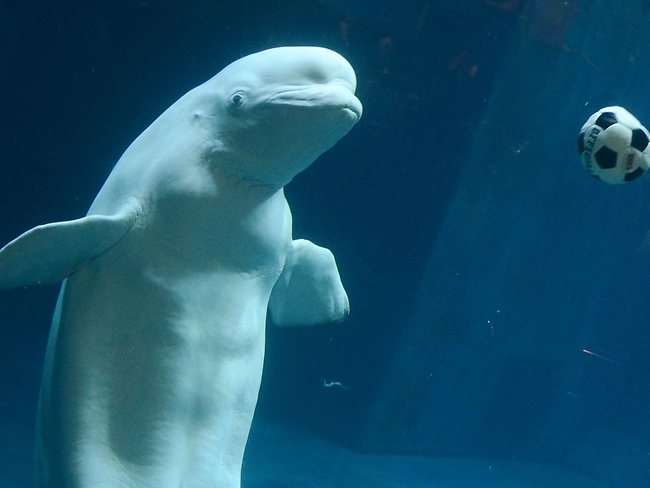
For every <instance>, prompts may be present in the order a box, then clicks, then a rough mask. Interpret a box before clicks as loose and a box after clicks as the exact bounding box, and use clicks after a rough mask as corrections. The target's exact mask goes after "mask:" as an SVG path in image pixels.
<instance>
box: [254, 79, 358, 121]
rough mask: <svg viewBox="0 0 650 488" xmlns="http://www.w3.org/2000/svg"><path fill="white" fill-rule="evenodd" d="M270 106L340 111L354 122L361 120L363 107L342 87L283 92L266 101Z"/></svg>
mask: <svg viewBox="0 0 650 488" xmlns="http://www.w3.org/2000/svg"><path fill="white" fill-rule="evenodd" d="M266 104H268V105H270V106H287V107H297V108H303V107H304V108H313V109H320V110H341V111H343V112H345V113H346V114H349V115H350V116H352V117H353V118H354V119H356V121H358V120H359V119H360V118H361V115H362V113H363V107H362V105H361V102H360V101H359V99H358V98H357V97H356V96H355V95H354V93H352V91H351V90H350V89H349V88H347V87H345V86H343V85H338V84H337V85H322V86H316V87H306V88H298V89H290V90H285V91H282V92H280V93H276V94H275V95H273V96H271V97H270V98H268V99H267V100H266Z"/></svg>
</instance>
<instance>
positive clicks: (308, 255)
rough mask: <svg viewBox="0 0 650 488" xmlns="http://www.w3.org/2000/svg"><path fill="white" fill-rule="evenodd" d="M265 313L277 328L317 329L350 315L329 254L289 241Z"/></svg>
mask: <svg viewBox="0 0 650 488" xmlns="http://www.w3.org/2000/svg"><path fill="white" fill-rule="evenodd" d="M269 311H270V313H271V319H272V320H273V322H274V323H275V324H276V325H279V326H301V325H318V324H325V323H329V322H340V321H342V320H343V319H345V318H346V317H347V316H348V314H349V313H350V302H349V301H348V295H347V293H345V289H344V288H343V284H342V283H341V277H340V276H339V270H338V269H337V267H336V262H335V260H334V256H333V255H332V253H331V251H330V250H329V249H325V248H323V247H319V246H317V245H315V244H313V243H312V242H310V241H307V240H303V239H299V240H295V241H293V242H292V243H291V248H290V250H289V253H288V254H287V260H286V263H285V266H284V269H283V271H282V273H281V274H280V277H279V278H278V281H277V283H276V284H275V287H274V288H273V292H272V293H271V299H270V301H269Z"/></svg>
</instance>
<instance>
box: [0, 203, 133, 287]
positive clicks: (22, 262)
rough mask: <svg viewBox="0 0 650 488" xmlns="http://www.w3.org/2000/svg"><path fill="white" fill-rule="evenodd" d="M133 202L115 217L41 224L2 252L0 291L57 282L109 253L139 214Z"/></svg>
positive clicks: (0, 250) (94, 217)
mask: <svg viewBox="0 0 650 488" xmlns="http://www.w3.org/2000/svg"><path fill="white" fill-rule="evenodd" d="M139 208H140V207H139V205H138V204H137V202H136V201H135V199H132V200H131V201H129V203H128V204H126V205H124V206H123V207H122V208H121V209H120V210H119V211H118V212H117V213H115V214H113V215H88V216H86V217H83V218H81V219H76V220H68V221H65V222H54V223H50V224H44V225H39V226H37V227H34V228H33V229H31V230H28V231H27V232H25V233H24V234H22V235H21V236H19V237H17V238H16V239H14V240H13V241H11V242H10V243H9V244H7V245H6V246H4V247H3V248H2V249H0V289H8V288H17V287H21V286H28V285H48V284H53V283H57V282H58V281H61V280H63V279H65V278H66V277H68V276H69V275H70V274H72V273H73V272H74V271H76V270H77V269H79V268H80V267H81V266H82V265H83V264H84V263H85V262H87V261H88V260H90V259H92V258H94V257H96V256H98V255H100V254H101V253H103V252H104V251H107V250H108V249H109V248H110V247H112V246H113V245H114V244H115V243H117V242H118V241H119V240H120V239H121V238H122V237H124V235H125V234H126V233H127V232H128V231H129V230H130V229H131V227H132V226H133V224H134V223H135V221H136V220H137V217H138V215H139Z"/></svg>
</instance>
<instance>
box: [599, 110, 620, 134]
mask: <svg viewBox="0 0 650 488" xmlns="http://www.w3.org/2000/svg"><path fill="white" fill-rule="evenodd" d="M616 122H618V120H616V114H615V113H614V112H603V113H602V114H600V116H599V117H598V118H597V119H596V122H595V124H596V125H597V126H598V127H600V128H602V129H603V130H605V129H607V128H608V127H609V126H610V125H614V124H615V123H616Z"/></svg>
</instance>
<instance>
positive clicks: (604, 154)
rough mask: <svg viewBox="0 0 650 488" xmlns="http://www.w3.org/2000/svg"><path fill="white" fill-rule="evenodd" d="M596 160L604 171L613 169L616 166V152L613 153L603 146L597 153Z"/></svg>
mask: <svg viewBox="0 0 650 488" xmlns="http://www.w3.org/2000/svg"><path fill="white" fill-rule="evenodd" d="M594 158H595V159H596V163H598V166H600V167H601V168H602V169H612V168H614V167H615V166H616V151H612V150H611V149H610V148H608V147H607V146H603V147H601V148H600V149H599V150H598V151H596V153H595V154H594Z"/></svg>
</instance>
